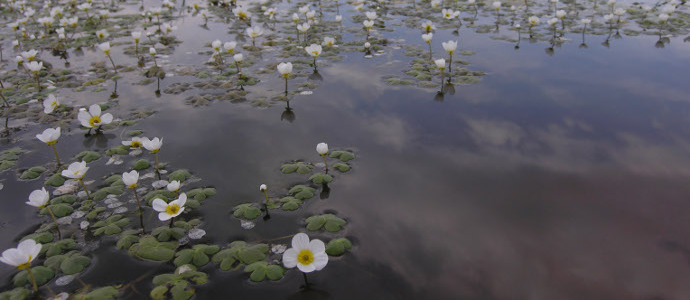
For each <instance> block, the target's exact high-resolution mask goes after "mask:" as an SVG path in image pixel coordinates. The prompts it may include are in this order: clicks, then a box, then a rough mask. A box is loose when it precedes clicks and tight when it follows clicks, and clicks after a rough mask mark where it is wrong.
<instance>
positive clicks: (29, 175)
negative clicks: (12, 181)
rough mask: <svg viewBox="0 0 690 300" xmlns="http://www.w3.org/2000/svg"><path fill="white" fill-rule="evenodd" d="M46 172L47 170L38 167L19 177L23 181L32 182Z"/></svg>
mask: <svg viewBox="0 0 690 300" xmlns="http://www.w3.org/2000/svg"><path fill="white" fill-rule="evenodd" d="M45 171H46V168H44V167H41V166H38V167H32V168H30V169H28V170H26V171H24V172H23V173H22V175H21V176H19V179H22V180H31V179H36V178H38V176H41V174H43V172H45Z"/></svg>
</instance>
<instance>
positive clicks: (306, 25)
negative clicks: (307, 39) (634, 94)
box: [297, 23, 310, 32]
mask: <svg viewBox="0 0 690 300" xmlns="http://www.w3.org/2000/svg"><path fill="white" fill-rule="evenodd" d="M309 27H310V26H309V23H304V24H302V25H297V30H299V31H300V32H307V30H309Z"/></svg>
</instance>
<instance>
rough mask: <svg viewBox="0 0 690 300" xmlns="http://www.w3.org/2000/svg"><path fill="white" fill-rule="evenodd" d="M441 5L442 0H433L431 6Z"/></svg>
mask: <svg viewBox="0 0 690 300" xmlns="http://www.w3.org/2000/svg"><path fill="white" fill-rule="evenodd" d="M439 5H441V0H431V7H433V8H437V7H438V6H439Z"/></svg>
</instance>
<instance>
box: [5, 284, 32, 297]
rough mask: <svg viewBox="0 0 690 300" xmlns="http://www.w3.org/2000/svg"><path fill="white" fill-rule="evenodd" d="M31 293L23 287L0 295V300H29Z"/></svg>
mask: <svg viewBox="0 0 690 300" xmlns="http://www.w3.org/2000/svg"><path fill="white" fill-rule="evenodd" d="M29 295H31V291H30V290H27V289H25V288H23V287H18V288H14V289H12V290H9V291H5V292H2V293H0V300H24V299H29Z"/></svg>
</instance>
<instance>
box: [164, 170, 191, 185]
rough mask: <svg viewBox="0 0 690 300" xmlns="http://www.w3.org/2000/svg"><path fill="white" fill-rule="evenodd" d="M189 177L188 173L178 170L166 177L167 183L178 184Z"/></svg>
mask: <svg viewBox="0 0 690 300" xmlns="http://www.w3.org/2000/svg"><path fill="white" fill-rule="evenodd" d="M191 176H192V174H191V173H189V171H187V170H184V169H180V170H177V171H174V172H172V173H170V175H168V181H173V180H177V181H179V182H183V181H185V180H187V178H189V177H191Z"/></svg>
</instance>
